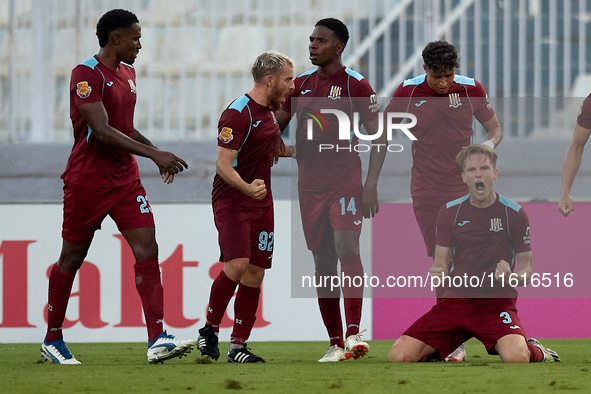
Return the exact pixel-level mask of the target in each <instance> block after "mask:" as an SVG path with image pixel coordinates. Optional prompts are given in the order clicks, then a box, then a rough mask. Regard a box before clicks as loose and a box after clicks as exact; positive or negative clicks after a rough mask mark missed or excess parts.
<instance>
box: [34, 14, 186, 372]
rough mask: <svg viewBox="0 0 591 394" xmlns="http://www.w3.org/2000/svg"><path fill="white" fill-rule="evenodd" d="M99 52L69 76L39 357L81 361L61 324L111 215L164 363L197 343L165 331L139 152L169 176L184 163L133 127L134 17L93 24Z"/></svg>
mask: <svg viewBox="0 0 591 394" xmlns="http://www.w3.org/2000/svg"><path fill="white" fill-rule="evenodd" d="M96 35H97V36H98V40H99V45H100V50H99V53H98V54H97V55H95V56H93V57H91V58H90V59H88V60H86V61H84V62H83V63H82V64H80V65H78V66H77V67H76V68H74V70H73V71H72V76H71V81H70V117H71V118H72V124H73V127H74V146H73V148H72V152H71V154H70V157H69V159H68V164H67V166H66V170H65V172H64V173H63V175H62V179H63V180H64V221H63V231H62V238H63V244H62V250H61V254H60V257H59V260H58V261H57V263H56V264H55V265H54V266H53V267H52V269H51V274H50V277H49V296H48V298H49V300H48V317H47V319H48V325H47V334H46V336H45V339H44V341H43V344H42V345H41V354H42V356H43V357H44V358H45V359H47V360H49V361H52V362H53V363H55V364H80V362H79V361H78V360H76V358H75V357H74V356H73V355H72V354H71V353H70V351H69V350H68V347H67V346H66V344H65V342H64V340H63V336H62V323H63V321H64V318H65V315H66V308H67V305H68V300H69V298H70V292H71V289H72V283H73V282H74V278H75V276H76V272H77V271H78V269H79V268H80V266H81V265H82V263H83V261H84V258H85V257H86V254H87V253H88V249H89V247H90V244H91V242H92V238H93V236H94V232H95V231H96V230H98V229H100V227H101V222H102V221H103V219H104V218H105V217H106V216H107V215H110V216H111V218H112V219H113V220H114V221H115V223H116V224H117V227H118V228H119V231H120V232H121V234H122V235H123V237H124V238H125V240H126V241H127V243H128V244H129V246H130V247H131V250H132V251H133V254H134V257H135V260H136V262H135V265H134V269H135V275H136V277H135V284H136V288H137V291H138V293H139V296H140V298H141V301H142V306H143V309H144V315H145V318H146V325H147V329H148V341H149V342H148V353H147V356H148V362H150V363H157V362H164V361H165V360H168V359H170V358H172V357H177V356H182V355H184V354H186V353H188V352H190V351H191V349H192V348H193V346H194V342H193V341H190V340H178V339H176V338H175V337H174V336H172V335H167V333H166V331H164V330H163V327H162V322H163V289H162V284H161V281H160V269H159V267H158V245H157V244H156V237H155V230H154V218H153V216H152V208H151V207H150V204H149V202H148V200H147V199H146V191H145V190H144V188H143V186H142V183H141V181H140V175H139V171H138V167H137V162H136V160H135V157H134V156H133V155H134V154H136V155H140V156H144V157H148V158H150V159H152V160H153V161H154V163H156V165H157V166H158V168H159V170H160V174H161V176H162V178H163V179H164V181H165V182H166V183H171V182H172V181H173V179H174V176H175V175H176V174H177V173H178V172H180V171H183V167H185V168H186V167H187V164H186V163H185V161H184V160H182V159H181V158H179V157H177V156H175V155H174V154H172V153H170V152H165V151H161V150H159V149H158V148H156V147H155V146H154V145H153V144H152V143H151V142H150V141H149V140H148V139H147V138H146V137H144V136H143V135H142V134H140V132H139V131H137V130H136V129H135V128H134V126H133V112H134V107H135V103H136V85H135V71H134V68H133V66H132V64H133V62H134V61H135V58H136V56H137V54H138V52H139V50H140V49H141V47H142V46H141V44H140V37H141V28H140V24H139V21H138V19H137V17H136V16H135V15H134V14H133V13H131V12H129V11H125V10H121V9H116V10H111V11H109V12H107V13H106V14H104V15H103V16H102V17H101V18H100V20H99V21H98V24H97V26H96Z"/></svg>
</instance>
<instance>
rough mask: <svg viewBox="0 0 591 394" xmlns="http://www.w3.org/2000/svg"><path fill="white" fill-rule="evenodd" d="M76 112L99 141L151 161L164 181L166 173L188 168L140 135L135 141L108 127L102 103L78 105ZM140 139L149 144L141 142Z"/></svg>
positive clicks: (180, 160)
mask: <svg viewBox="0 0 591 394" xmlns="http://www.w3.org/2000/svg"><path fill="white" fill-rule="evenodd" d="M78 111H80V114H81V115H82V117H83V118H84V119H85V120H86V121H87V122H88V125H89V126H90V129H91V130H92V132H93V134H94V135H95V137H96V138H97V139H98V140H99V141H101V142H103V143H106V144H109V145H113V146H115V147H117V148H119V149H123V150H126V151H128V152H130V153H133V154H135V155H138V156H143V157H147V158H149V159H151V160H152V161H154V163H156V165H157V166H158V168H159V169H160V174H161V175H162V177H163V178H165V181H166V180H167V178H166V177H165V174H166V173H168V174H176V173H178V172H180V171H183V169H184V168H188V166H187V163H186V162H185V161H184V160H183V159H181V158H179V157H177V156H175V155H174V154H173V153H170V152H165V151H161V150H159V149H158V148H156V147H155V146H154V145H153V144H152V143H151V142H150V141H148V139H147V138H145V137H144V136H142V135H141V134H140V136H141V137H140V140H136V139H133V138H130V137H128V136H127V135H125V134H124V133H122V132H120V131H119V130H117V129H115V128H113V127H111V126H109V115H108V114H107V111H106V109H105V107H104V105H103V103H102V101H97V102H94V103H88V104H82V105H79V106H78ZM136 133H137V130H136V131H135V132H134V138H135V137H136V136H135V134H136ZM142 139H143V140H144V141H147V142H148V143H149V144H146V143H144V142H143V141H141V140H142Z"/></svg>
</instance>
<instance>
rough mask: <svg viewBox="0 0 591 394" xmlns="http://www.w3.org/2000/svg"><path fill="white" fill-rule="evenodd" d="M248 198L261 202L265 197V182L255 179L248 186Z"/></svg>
mask: <svg viewBox="0 0 591 394" xmlns="http://www.w3.org/2000/svg"><path fill="white" fill-rule="evenodd" d="M247 194H248V195H249V196H250V197H252V198H254V199H255V200H258V201H260V200H262V199H263V198H265V196H266V195H267V188H266V187H265V181H263V180H262V179H255V180H254V181H252V183H251V184H249V185H248V193H247Z"/></svg>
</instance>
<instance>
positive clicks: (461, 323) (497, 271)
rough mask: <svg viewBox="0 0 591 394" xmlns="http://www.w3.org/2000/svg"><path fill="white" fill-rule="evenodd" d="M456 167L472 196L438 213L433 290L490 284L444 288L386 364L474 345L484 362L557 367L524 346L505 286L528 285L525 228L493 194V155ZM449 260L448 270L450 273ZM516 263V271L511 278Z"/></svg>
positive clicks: (550, 356) (475, 154) (473, 152)
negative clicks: (512, 280) (513, 281)
mask: <svg viewBox="0 0 591 394" xmlns="http://www.w3.org/2000/svg"><path fill="white" fill-rule="evenodd" d="M456 161H457V162H458V164H459V165H460V167H461V168H462V179H463V181H464V183H466V184H467V185H468V189H469V191H470V193H469V194H468V195H466V196H464V197H462V198H459V199H457V200H454V201H451V202H449V203H447V204H446V205H445V206H443V207H442V208H441V211H440V212H439V216H438V219H437V241H436V243H437V244H436V247H435V256H434V262H433V266H432V267H431V269H430V271H429V274H430V275H431V276H432V277H433V280H434V283H435V284H437V283H439V280H443V278H445V277H446V276H447V277H449V276H451V277H452V278H453V277H462V279H463V278H466V277H467V278H470V277H473V276H477V277H478V278H481V277H483V274H484V278H493V277H494V278H495V280H494V281H490V280H489V281H488V282H485V283H483V284H482V287H470V285H469V284H468V285H467V286H463V285H462V286H458V287H449V288H448V290H447V291H446V293H445V294H444V297H443V299H442V300H441V302H439V303H437V304H436V305H435V306H434V307H433V308H432V309H431V310H430V311H429V312H427V313H426V314H425V315H423V316H422V317H421V318H420V319H419V320H417V321H416V322H415V323H414V324H413V325H412V326H411V327H410V328H408V329H407V330H406V331H405V332H404V334H403V335H402V336H401V337H400V338H399V339H398V340H397V341H396V343H394V345H393V346H392V350H391V351H390V354H389V356H388V360H389V361H390V362H416V361H424V360H427V359H441V355H443V356H444V357H445V355H446V354H449V353H450V352H451V351H453V350H454V349H455V348H457V347H458V346H459V345H460V344H462V343H463V342H465V341H466V340H468V339H470V338H472V337H475V338H477V339H478V340H480V341H481V342H482V343H483V344H484V345H485V346H486V349H487V351H488V353H489V354H498V355H499V356H500V357H501V360H503V362H514V363H527V362H542V361H560V358H559V357H558V355H557V354H556V352H554V351H553V350H551V349H548V348H545V347H544V346H542V344H541V343H540V342H538V341H537V340H536V339H534V338H530V339H526V336H525V332H524V330H523V328H522V326H521V322H520V321H519V317H518V316H517V309H516V307H515V302H516V300H517V291H516V290H515V289H514V288H512V287H510V286H509V285H508V278H509V275H510V274H512V273H513V272H514V274H515V275H516V276H517V279H518V284H517V285H518V286H523V285H525V284H527V283H529V280H530V278H531V275H532V252H531V246H530V234H529V221H528V218H527V215H526V213H525V212H524V210H523V209H522V208H521V206H519V205H518V204H517V203H515V202H513V201H511V200H509V199H508V198H506V197H503V196H501V195H499V194H497V193H495V191H494V187H493V186H494V181H495V180H496V179H497V175H498V173H497V169H496V161H497V155H496V153H495V151H494V150H492V149H490V148H489V147H487V146H484V145H470V146H468V147H467V148H465V149H463V150H462V151H461V152H460V153H459V154H458V156H457V157H456ZM514 256H515V257H516V259H515V258H514ZM450 257H453V270H450V267H448V261H450ZM516 261H517V262H518V269H516V270H515V271H514V269H515V268H516V267H515V262H516ZM508 262H509V263H508ZM450 271H451V272H450ZM515 275H513V276H515ZM435 278H437V279H435ZM491 282H492V283H491ZM451 283H453V284H454V285H455V284H456V283H457V282H455V281H452V282H451ZM446 284H448V281H446ZM487 284H488V286H487Z"/></svg>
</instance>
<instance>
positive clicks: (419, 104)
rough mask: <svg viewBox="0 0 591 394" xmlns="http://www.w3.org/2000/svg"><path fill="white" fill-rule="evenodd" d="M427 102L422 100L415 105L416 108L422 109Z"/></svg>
mask: <svg viewBox="0 0 591 394" xmlns="http://www.w3.org/2000/svg"><path fill="white" fill-rule="evenodd" d="M426 102H427V100H421V101H419V102H418V103H415V107H420V106H421V105H423V104H425V103H426Z"/></svg>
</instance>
